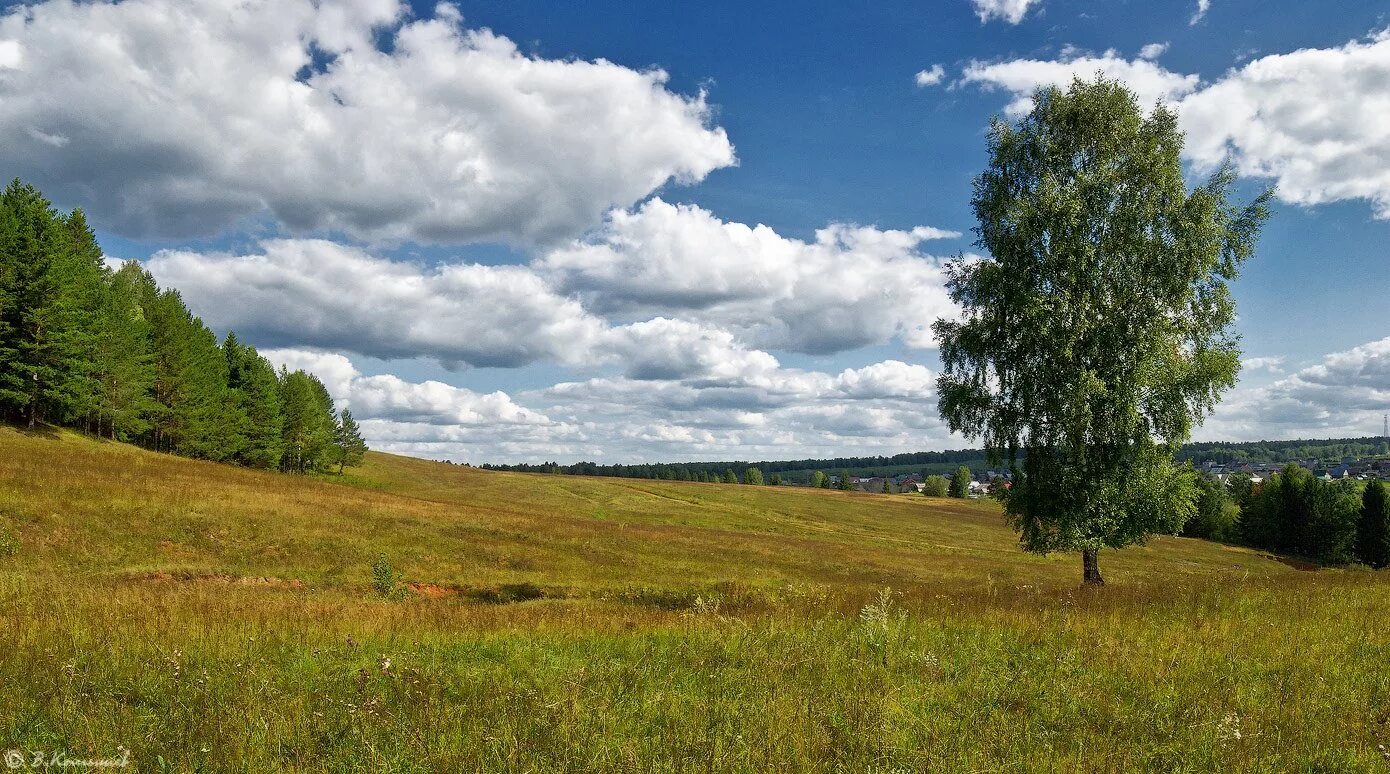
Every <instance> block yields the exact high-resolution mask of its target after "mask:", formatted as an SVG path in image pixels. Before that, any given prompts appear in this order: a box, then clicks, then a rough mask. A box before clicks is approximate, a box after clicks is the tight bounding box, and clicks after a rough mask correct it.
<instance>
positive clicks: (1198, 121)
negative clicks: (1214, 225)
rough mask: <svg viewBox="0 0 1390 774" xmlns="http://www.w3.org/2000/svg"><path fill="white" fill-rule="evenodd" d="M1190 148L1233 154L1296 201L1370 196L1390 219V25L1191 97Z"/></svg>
mask: <svg viewBox="0 0 1390 774" xmlns="http://www.w3.org/2000/svg"><path fill="white" fill-rule="evenodd" d="M1181 110H1182V125H1183V128H1184V129H1185V130H1186V131H1187V136H1188V141H1187V147H1186V149H1185V152H1186V153H1187V155H1188V156H1189V157H1190V158H1191V159H1192V160H1193V161H1194V162H1196V164H1197V165H1198V167H1199V168H1203V169H1207V168H1211V167H1213V166H1214V165H1216V164H1219V163H1220V162H1221V161H1222V160H1224V159H1226V158H1228V157H1229V158H1232V159H1234V161H1235V163H1236V166H1237V168H1238V169H1239V171H1240V173H1241V174H1244V175H1252V176H1257V177H1266V178H1272V179H1274V181H1275V183H1276V184H1277V186H1278V193H1279V197H1280V198H1281V199H1283V200H1284V201H1287V202H1292V203H1295V204H1305V205H1312V204H1321V203H1324V202H1332V201H1340V200H1345V199H1365V200H1368V201H1369V202H1370V203H1371V205H1372V207H1373V208H1374V211H1375V215H1376V217H1378V218H1390V132H1387V131H1386V130H1385V127H1386V126H1387V125H1390V30H1388V31H1385V32H1381V33H1380V34H1378V35H1376V36H1374V37H1372V38H1370V39H1367V40H1363V41H1352V42H1349V43H1347V44H1346V45H1343V46H1340V47H1336V48H1325V49H1302V50H1299V51H1294V52H1292V53H1288V54H1274V55H1271V56H1266V57H1262V58H1260V59H1256V60H1253V61H1251V62H1250V63H1248V64H1246V65H1244V66H1243V67H1240V68H1238V69H1234V70H1231V71H1230V72H1228V73H1227V74H1226V75H1225V76H1224V77H1222V78H1221V79H1220V80H1218V81H1216V82H1215V83H1213V84H1211V85H1210V86H1208V87H1206V88H1204V89H1202V90H1200V91H1199V92H1197V93H1195V94H1193V95H1191V96H1189V97H1188V98H1186V99H1185V100H1183V102H1182V107H1181Z"/></svg>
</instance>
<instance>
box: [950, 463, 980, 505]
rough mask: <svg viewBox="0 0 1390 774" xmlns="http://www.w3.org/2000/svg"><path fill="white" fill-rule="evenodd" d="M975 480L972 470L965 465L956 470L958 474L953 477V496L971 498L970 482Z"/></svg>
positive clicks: (951, 492) (951, 491)
mask: <svg viewBox="0 0 1390 774" xmlns="http://www.w3.org/2000/svg"><path fill="white" fill-rule="evenodd" d="M973 478H974V476H973V475H972V474H971V473H970V468H967V467H965V466H964V465H961V466H960V467H958V468H956V472H955V473H954V474H953V475H952V476H951V490H950V494H951V496H952V497H969V496H970V481H971V479H973Z"/></svg>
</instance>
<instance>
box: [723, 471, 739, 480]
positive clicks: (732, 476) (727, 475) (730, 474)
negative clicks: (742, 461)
mask: <svg viewBox="0 0 1390 774" xmlns="http://www.w3.org/2000/svg"><path fill="white" fill-rule="evenodd" d="M723 481H724V483H726V484H737V483H738V474H737V473H735V472H734V471H733V469H732V468H730V469H728V470H725V471H724V478H723Z"/></svg>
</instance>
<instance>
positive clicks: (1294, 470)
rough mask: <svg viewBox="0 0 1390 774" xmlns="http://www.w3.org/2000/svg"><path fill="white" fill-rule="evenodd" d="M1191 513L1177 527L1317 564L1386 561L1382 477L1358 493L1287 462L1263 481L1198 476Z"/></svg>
mask: <svg viewBox="0 0 1390 774" xmlns="http://www.w3.org/2000/svg"><path fill="white" fill-rule="evenodd" d="M1199 486H1200V494H1199V496H1198V500H1197V509H1196V513H1195V514H1194V515H1193V517H1192V518H1191V519H1189V520H1188V522H1187V524H1186V525H1184V527H1183V531H1182V534H1183V535H1185V536H1187V537H1200V538H1206V539H1209V540H1219V541H1223V542H1229V543H1241V544H1244V545H1248V546H1251V547H1254V548H1261V549H1265V550H1268V551H1274V552H1276V553H1281V554H1287V555H1291V556H1299V557H1303V558H1306V559H1309V560H1311V561H1314V562H1318V563H1320V564H1348V563H1352V562H1359V563H1361V564H1365V565H1368V566H1370V567H1376V568H1380V567H1385V566H1387V565H1390V502H1387V497H1386V487H1385V485H1384V484H1383V483H1381V482H1380V481H1369V482H1366V486H1365V488H1364V489H1362V490H1361V491H1360V492H1357V489H1356V485H1355V484H1354V483H1353V482H1350V481H1328V480H1324V479H1321V478H1318V477H1317V476H1314V475H1313V474H1312V473H1310V472H1309V471H1308V470H1306V469H1304V468H1301V467H1299V466H1297V465H1288V466H1286V467H1285V468H1284V470H1283V471H1282V472H1280V473H1278V474H1275V475H1273V476H1271V477H1270V478H1269V480H1268V481H1263V482H1260V483H1259V484H1254V483H1252V481H1251V478H1250V477H1249V476H1245V475H1235V476H1231V477H1230V478H1228V479H1227V480H1226V482H1225V483H1224V484H1223V483H1220V482H1217V481H1214V480H1211V479H1204V480H1202V481H1201V482H1200V484H1199Z"/></svg>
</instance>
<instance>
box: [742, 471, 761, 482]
mask: <svg viewBox="0 0 1390 774" xmlns="http://www.w3.org/2000/svg"><path fill="white" fill-rule="evenodd" d="M743 483H745V484H752V485H753V486H762V485H763V472H762V471H761V470H759V469H758V468H749V469H747V470H745V471H743Z"/></svg>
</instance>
